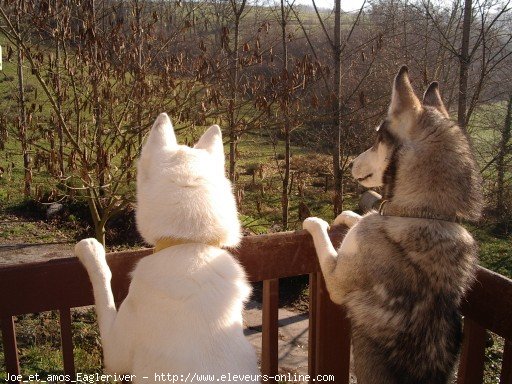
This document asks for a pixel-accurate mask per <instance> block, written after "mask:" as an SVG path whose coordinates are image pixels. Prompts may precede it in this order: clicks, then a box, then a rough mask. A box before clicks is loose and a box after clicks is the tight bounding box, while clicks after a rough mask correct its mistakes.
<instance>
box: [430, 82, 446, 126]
mask: <svg viewBox="0 0 512 384" xmlns="http://www.w3.org/2000/svg"><path fill="white" fill-rule="evenodd" d="M423 105H426V106H429V107H434V108H435V109H437V110H438V111H439V112H441V113H442V114H443V115H444V117H447V118H449V117H450V115H449V114H448V111H447V110H446V108H445V106H444V103H443V99H441V94H440V93H439V83H438V82H437V81H434V82H432V83H430V85H429V86H428V88H427V90H426V91H425V94H424V95H423Z"/></svg>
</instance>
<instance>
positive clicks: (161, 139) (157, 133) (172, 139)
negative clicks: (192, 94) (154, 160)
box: [145, 113, 177, 149]
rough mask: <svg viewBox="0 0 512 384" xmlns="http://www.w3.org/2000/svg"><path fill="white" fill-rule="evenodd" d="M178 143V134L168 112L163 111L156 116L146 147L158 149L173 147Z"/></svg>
mask: <svg viewBox="0 0 512 384" xmlns="http://www.w3.org/2000/svg"><path fill="white" fill-rule="evenodd" d="M176 145H177V141H176V135H175V134H174V128H173V127H172V123H171V119H169V116H167V113H161V114H159V115H158V117H157V118H156V120H155V122H154V123H153V127H152V128H151V132H150V133H149V137H148V140H147V142H146V145H145V147H146V148H151V149H156V148H163V147H173V146H176Z"/></svg>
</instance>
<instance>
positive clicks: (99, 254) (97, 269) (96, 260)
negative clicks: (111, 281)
mask: <svg viewBox="0 0 512 384" xmlns="http://www.w3.org/2000/svg"><path fill="white" fill-rule="evenodd" d="M75 256H76V257H78V259H79V260H80V262H81V263H82V264H83V265H84V267H85V269H87V272H88V273H89V276H90V277H91V278H92V277H93V276H95V275H101V276H102V277H106V278H110V277H111V272H110V268H109V267H108V265H107V260H106V259H105V249H104V248H103V245H101V244H100V242H99V241H98V240H96V239H93V238H89V239H84V240H80V241H79V242H78V243H77V244H76V245H75Z"/></svg>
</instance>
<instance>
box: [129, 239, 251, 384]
mask: <svg viewBox="0 0 512 384" xmlns="http://www.w3.org/2000/svg"><path fill="white" fill-rule="evenodd" d="M250 292H251V289H250V287H249V285H248V284H247V282H246V278H245V274H244V271H243V269H242V268H241V267H240V265H239V264H238V263H237V262H236V261H235V260H234V258H233V256H231V255H230V254H229V253H228V252H226V251H224V250H221V249H219V248H215V247H211V246H208V245H203V244H184V245H178V246H175V247H172V248H168V249H164V250H162V251H160V252H158V253H156V254H154V255H153V256H150V257H147V258H145V259H143V260H142V261H141V262H140V263H139V264H138V266H137V268H136V269H135V271H134V273H133V283H132V285H131V286H130V293H129V296H128V298H127V300H128V302H129V303H130V304H131V305H132V306H134V317H133V318H132V326H133V328H132V329H127V330H126V331H127V332H129V333H134V336H135V337H134V339H135V340H134V342H135V345H136V348H135V350H134V359H133V363H134V369H133V373H134V374H135V375H137V376H138V377H142V376H152V375H154V374H155V373H157V374H158V373H163V372H165V373H167V372H169V373H172V374H179V375H185V376H186V375H188V374H194V373H197V374H214V375H216V377H217V378H220V375H226V374H228V373H231V374H232V375H233V374H241V373H244V374H248V373H249V374H253V375H257V374H258V371H257V361H256V356H255V353H254V350H253V348H252V346H251V345H250V344H249V343H248V342H247V340H246V339H245V337H244V335H243V325H242V310H243V303H244V302H245V301H246V300H247V299H248V296H249V294H250ZM155 308H158V310H155Z"/></svg>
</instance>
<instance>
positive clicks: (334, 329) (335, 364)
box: [311, 272, 350, 383]
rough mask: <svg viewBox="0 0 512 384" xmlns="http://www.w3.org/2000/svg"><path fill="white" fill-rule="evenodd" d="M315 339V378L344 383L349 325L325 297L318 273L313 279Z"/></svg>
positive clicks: (326, 294) (344, 314)
mask: <svg viewBox="0 0 512 384" xmlns="http://www.w3.org/2000/svg"><path fill="white" fill-rule="evenodd" d="M313 291H314V294H315V298H314V301H315V304H314V307H315V309H316V311H315V312H316V316H315V321H314V327H315V329H314V335H315V339H316V345H315V347H314V350H315V364H314V372H313V371H312V372H311V373H313V374H314V375H315V376H316V375H334V382H335V383H348V382H349V370H350V322H349V320H348V319H347V318H346V313H345V310H344V309H343V308H342V307H341V306H339V305H336V304H334V303H333V302H332V301H331V299H330V298H329V293H328V292H327V288H326V286H325V281H324V278H323V276H322V273H321V272H318V274H317V277H316V288H315V289H314V290H313Z"/></svg>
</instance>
